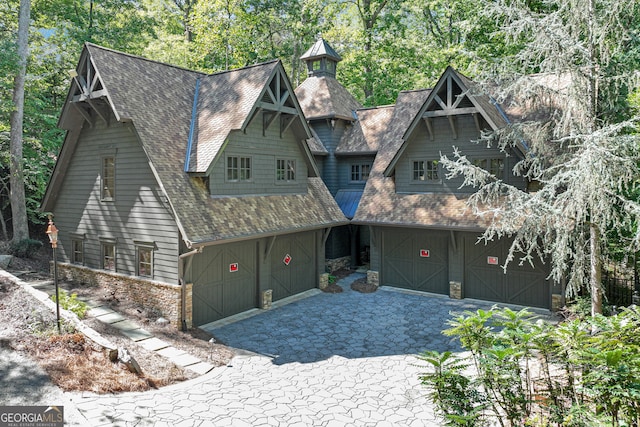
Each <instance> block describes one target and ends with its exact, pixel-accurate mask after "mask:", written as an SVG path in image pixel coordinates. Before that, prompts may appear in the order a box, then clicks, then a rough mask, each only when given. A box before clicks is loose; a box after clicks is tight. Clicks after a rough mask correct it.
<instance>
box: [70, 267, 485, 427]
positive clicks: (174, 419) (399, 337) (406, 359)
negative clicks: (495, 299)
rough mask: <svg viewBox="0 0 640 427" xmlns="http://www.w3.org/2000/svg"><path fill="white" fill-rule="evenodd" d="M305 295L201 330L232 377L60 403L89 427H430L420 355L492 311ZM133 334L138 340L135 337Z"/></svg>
mask: <svg viewBox="0 0 640 427" xmlns="http://www.w3.org/2000/svg"><path fill="white" fill-rule="evenodd" d="M360 277H364V275H362V274H354V275H351V276H349V277H348V278H346V279H343V280H342V281H341V282H339V284H340V285H341V286H342V288H343V289H344V292H343V293H339V294H325V293H317V292H314V293H310V295H311V296H309V297H307V298H304V299H298V300H296V301H294V302H292V303H290V304H287V305H279V306H277V307H276V308H273V309H271V310H269V311H255V310H254V311H253V312H252V313H251V315H243V316H241V320H238V321H236V322H229V321H228V320H227V321H225V322H222V323H214V324H209V325H206V328H205V329H207V330H208V331H209V332H210V333H211V334H212V335H213V336H214V337H215V338H216V340H217V341H218V342H222V343H224V344H226V345H229V346H231V347H234V348H235V349H237V353H238V355H237V356H236V357H234V358H233V359H232V360H231V362H230V363H229V365H228V366H224V367H218V368H213V369H211V365H209V364H208V363H206V362H204V361H200V362H199V363H195V364H193V365H190V366H188V367H187V368H192V369H193V370H194V371H196V372H200V373H203V372H208V373H206V374H204V375H201V376H200V377H198V378H196V379H194V380H190V381H185V382H183V383H180V384H175V385H172V386H168V387H164V388H161V389H159V390H154V391H148V392H144V393H123V394H116V395H96V394H92V393H82V394H77V393H65V395H67V396H69V397H70V398H71V400H72V402H73V406H74V407H75V408H77V410H78V411H79V412H78V413H79V414H80V415H81V416H82V417H84V419H86V423H84V425H91V426H152V425H154V426H189V427H195V426H210V425H213V426H234V427H235V426H376V427H382V426H387V425H393V426H396V425H398V426H412V427H413V426H416V427H418V426H422V427H435V426H440V425H442V422H441V421H440V420H438V419H436V417H435V415H434V412H433V407H432V405H431V403H430V402H429V398H428V394H427V391H426V390H425V389H424V388H423V387H422V385H421V384H420V381H419V376H420V374H421V373H422V372H425V371H426V369H427V367H426V366H425V365H424V363H423V362H422V361H421V360H420V359H419V357H418V355H419V354H420V353H421V352H422V351H424V350H426V349H431V350H438V351H445V350H451V351H454V352H457V351H460V348H459V346H458V345H457V344H456V343H455V342H452V341H451V340H450V339H448V338H446V337H444V336H443V335H442V334H441V331H442V329H444V328H446V321H447V320H448V319H450V317H451V316H450V312H462V311H464V310H476V309H478V308H484V309H488V308H489V307H490V306H491V304H490V303H479V302H477V301H469V300H451V299H449V298H447V297H441V296H431V295H424V294H416V293H412V292H406V291H398V290H394V289H391V288H384V287H383V288H381V289H379V290H378V291H377V292H375V293H371V294H361V293H358V292H355V291H352V290H351V289H350V287H349V285H350V283H351V282H352V281H353V280H355V279H357V278H360ZM135 331H140V329H134V330H133V331H124V332H135ZM139 343H140V344H141V345H143V346H145V348H150V349H153V350H154V351H158V353H160V354H164V355H165V356H166V357H169V358H177V357H184V356H187V355H185V354H184V353H183V352H182V353H181V351H180V350H178V349H175V348H173V347H171V346H169V345H168V344H167V343H164V342H163V341H161V340H159V339H157V338H153V337H147V338H146V339H142V340H140V341H139Z"/></svg>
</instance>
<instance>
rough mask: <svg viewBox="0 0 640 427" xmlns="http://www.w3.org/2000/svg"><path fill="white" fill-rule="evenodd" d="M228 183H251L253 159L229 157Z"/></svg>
mask: <svg viewBox="0 0 640 427" xmlns="http://www.w3.org/2000/svg"><path fill="white" fill-rule="evenodd" d="M227 181H251V157H236V156H229V157H227Z"/></svg>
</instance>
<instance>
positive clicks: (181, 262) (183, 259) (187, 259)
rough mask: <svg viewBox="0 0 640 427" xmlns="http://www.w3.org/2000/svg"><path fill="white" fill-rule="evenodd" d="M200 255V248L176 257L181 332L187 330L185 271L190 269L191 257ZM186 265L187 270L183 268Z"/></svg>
mask: <svg viewBox="0 0 640 427" xmlns="http://www.w3.org/2000/svg"><path fill="white" fill-rule="evenodd" d="M199 253H202V248H201V247H200V248H197V249H194V250H192V251H189V252H185V253H183V254H180V255H179V256H178V283H179V285H180V304H181V315H180V317H181V319H180V324H181V325H182V330H183V331H186V330H187V319H185V312H186V310H187V301H186V295H187V290H186V282H185V280H184V274H185V271H187V270H190V269H191V261H192V260H193V258H192V256H193V255H195V254H199ZM186 263H188V268H185V264H186Z"/></svg>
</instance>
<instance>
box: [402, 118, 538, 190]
mask: <svg viewBox="0 0 640 427" xmlns="http://www.w3.org/2000/svg"><path fill="white" fill-rule="evenodd" d="M454 123H455V125H456V131H457V138H455V139H454V136H453V134H452V132H451V127H450V125H449V121H448V119H447V118H446V117H436V118H434V119H433V120H432V124H433V133H434V138H433V140H432V139H431V136H430V135H429V132H428V130H427V127H426V125H425V124H424V122H420V124H419V125H418V126H416V129H415V130H414V132H413V134H412V135H411V137H410V138H409V140H408V141H407V148H406V150H405V151H404V153H402V157H401V158H400V159H399V161H398V163H397V164H396V168H395V180H396V191H397V192H398V193H425V192H433V193H437V192H445V193H459V192H467V193H470V192H473V191H474V189H473V188H470V187H466V188H462V189H461V188H460V186H461V185H462V182H463V178H462V177H457V178H455V179H446V178H445V175H446V173H447V170H446V169H444V168H443V166H440V167H439V178H440V179H439V180H437V181H433V182H429V181H414V180H413V162H414V161H416V160H425V161H428V160H440V155H441V153H442V154H444V155H446V156H448V157H449V158H450V159H453V147H458V149H459V150H460V152H461V154H462V155H465V156H467V158H468V159H469V160H470V161H473V160H475V159H490V158H501V159H503V160H504V181H505V182H507V183H509V184H512V185H515V186H517V187H518V188H521V189H525V188H526V182H525V180H524V179H523V178H522V177H517V176H513V174H512V170H513V167H514V166H515V164H516V163H517V162H518V161H519V158H518V157H517V156H516V154H515V153H513V152H512V153H510V155H509V156H506V155H505V153H503V152H501V151H500V149H499V148H497V147H491V148H487V146H486V145H485V144H479V143H476V142H475V141H476V140H478V138H479V137H480V133H479V132H478V130H477V128H476V125H475V122H474V120H473V117H472V116H470V115H460V116H455V118H454Z"/></svg>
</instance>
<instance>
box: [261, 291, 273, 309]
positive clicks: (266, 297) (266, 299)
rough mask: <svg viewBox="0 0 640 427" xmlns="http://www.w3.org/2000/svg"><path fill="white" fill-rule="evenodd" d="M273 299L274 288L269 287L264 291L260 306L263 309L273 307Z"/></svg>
mask: <svg viewBox="0 0 640 427" xmlns="http://www.w3.org/2000/svg"><path fill="white" fill-rule="evenodd" d="M272 300H273V290H272V289H267V290H266V291H264V292H262V305H261V307H260V308H262V309H263V310H269V309H270V308H271V301H272Z"/></svg>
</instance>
